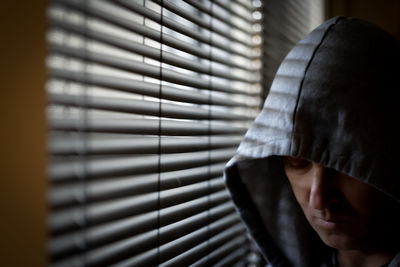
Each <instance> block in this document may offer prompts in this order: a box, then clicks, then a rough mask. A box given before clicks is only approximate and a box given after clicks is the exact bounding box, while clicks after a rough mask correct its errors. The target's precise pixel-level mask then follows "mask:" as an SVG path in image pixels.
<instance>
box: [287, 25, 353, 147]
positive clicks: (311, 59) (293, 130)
mask: <svg viewBox="0 0 400 267" xmlns="http://www.w3.org/2000/svg"><path fill="white" fill-rule="evenodd" d="M343 19H345V17H338V18H337V19H336V21H335V22H334V23H332V24H331V25H329V26H328V28H327V29H326V30H325V32H324V34H323V36H322V38H321V40H320V41H319V43H318V45H317V46H316V47H315V50H314V51H313V53H312V55H311V58H310V60H309V61H308V63H307V66H306V68H305V70H304V75H303V78H302V79H301V82H300V86H299V93H298V94H297V99H296V104H295V107H294V111H293V117H292V124H293V128H292V133H291V135H290V143H289V153H292V144H293V141H294V140H293V138H294V135H295V129H296V121H297V120H296V118H297V109H298V105H299V102H300V98H301V93H302V91H303V84H304V80H305V78H306V75H307V72H308V69H309V68H310V65H311V62H312V61H313V59H314V57H315V54H316V53H317V52H318V50H319V48H320V46H321V45H322V43H323V42H324V40H325V38H326V36H327V35H328V33H329V31H330V30H331V29H332V27H333V26H335V25H336V24H337V23H338V22H339V21H341V20H343Z"/></svg>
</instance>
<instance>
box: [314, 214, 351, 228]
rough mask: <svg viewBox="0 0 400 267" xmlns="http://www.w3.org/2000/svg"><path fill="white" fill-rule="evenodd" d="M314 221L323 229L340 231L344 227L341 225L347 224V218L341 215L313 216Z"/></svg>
mask: <svg viewBox="0 0 400 267" xmlns="http://www.w3.org/2000/svg"><path fill="white" fill-rule="evenodd" d="M314 222H315V224H316V225H318V226H319V227H321V228H323V229H326V230H332V231H333V230H336V231H340V230H343V229H344V228H343V227H344V226H345V225H346V224H347V222H348V219H347V218H342V217H339V218H337V217H329V218H327V217H325V218H324V217H314Z"/></svg>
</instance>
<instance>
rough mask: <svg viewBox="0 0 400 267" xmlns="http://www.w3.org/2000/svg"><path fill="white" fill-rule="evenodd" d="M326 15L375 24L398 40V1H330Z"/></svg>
mask: <svg viewBox="0 0 400 267" xmlns="http://www.w3.org/2000/svg"><path fill="white" fill-rule="evenodd" d="M328 15H329V17H334V16H338V15H344V16H347V17H357V18H360V19H364V20H368V21H370V22H372V23H375V24H377V25H378V26H380V27H381V28H383V29H384V30H386V31H388V32H389V33H390V34H392V35H393V36H395V37H396V38H397V40H400V1H398V0H385V1H375V0H330V1H329V3H328Z"/></svg>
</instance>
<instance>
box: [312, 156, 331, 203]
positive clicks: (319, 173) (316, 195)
mask: <svg viewBox="0 0 400 267" xmlns="http://www.w3.org/2000/svg"><path fill="white" fill-rule="evenodd" d="M311 175H312V179H311V188H310V199H309V203H310V206H311V207H312V208H314V209H317V210H324V209H326V208H328V206H329V205H330V203H331V202H332V201H331V200H332V199H330V198H331V197H332V196H331V195H332V190H333V188H332V183H331V182H332V181H330V179H332V178H333V177H332V176H331V173H330V170H329V169H327V168H325V167H323V166H322V165H320V164H317V163H313V166H312V172H311Z"/></svg>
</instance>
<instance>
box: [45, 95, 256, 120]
mask: <svg viewBox="0 0 400 267" xmlns="http://www.w3.org/2000/svg"><path fill="white" fill-rule="evenodd" d="M49 99H50V101H51V102H52V103H53V104H58V105H68V106H77V107H80V106H85V107H86V108H88V109H89V108H93V109H101V110H109V111H118V112H125V113H134V114H140V115H150V116H159V115H161V116H162V117H167V118H177V119H192V120H238V121H240V120H249V119H250V118H252V116H248V115H242V114H237V113H234V112H227V111H218V110H214V109H210V108H209V109H206V108H202V107H193V106H183V105H176V104H169V103H161V104H160V103H158V102H155V101H146V100H135V99H123V98H110V97H98V96H90V97H88V99H86V98H84V97H83V94H79V95H68V94H61V93H58V94H56V93H50V94H49Z"/></svg>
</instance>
